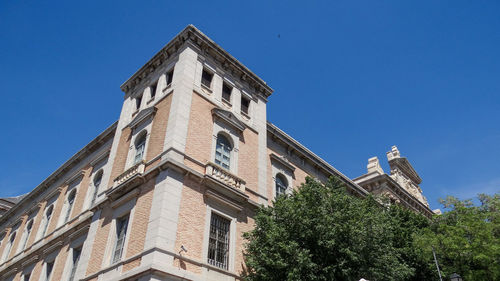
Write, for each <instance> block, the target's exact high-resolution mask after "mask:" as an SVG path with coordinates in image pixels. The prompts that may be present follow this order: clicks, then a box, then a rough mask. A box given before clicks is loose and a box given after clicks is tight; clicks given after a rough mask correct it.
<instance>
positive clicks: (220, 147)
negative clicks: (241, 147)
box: [215, 134, 233, 170]
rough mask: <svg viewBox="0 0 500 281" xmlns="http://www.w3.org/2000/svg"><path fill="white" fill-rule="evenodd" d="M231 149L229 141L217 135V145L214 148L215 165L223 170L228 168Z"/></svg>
mask: <svg viewBox="0 0 500 281" xmlns="http://www.w3.org/2000/svg"><path fill="white" fill-rule="evenodd" d="M232 149H233V147H232V146H231V143H230V142H229V140H228V139H227V138H226V137H225V136H223V135H221V134H218V135H217V144H216V147H215V164H217V165H220V166H222V167H223V168H225V169H228V170H229V168H230V165H231V150H232Z"/></svg>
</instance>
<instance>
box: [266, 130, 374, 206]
mask: <svg viewBox="0 0 500 281" xmlns="http://www.w3.org/2000/svg"><path fill="white" fill-rule="evenodd" d="M267 131H268V132H269V133H271V134H273V135H274V136H276V137H278V138H279V139H281V140H282V141H283V142H285V143H286V144H288V145H290V146H292V147H293V148H294V149H295V150H296V151H297V152H299V153H301V154H302V155H304V157H306V158H307V159H308V160H310V161H311V162H313V163H314V164H315V165H317V166H319V167H321V168H323V169H324V170H326V171H327V172H328V173H329V174H333V175H336V176H338V177H340V178H341V179H342V180H343V181H344V182H345V183H346V184H347V185H348V186H349V187H350V188H351V190H353V191H356V192H357V193H358V194H359V195H362V196H366V195H368V191H366V190H365V189H364V188H362V187H361V186H360V185H358V184H357V183H355V182H353V181H352V180H351V179H350V178H348V177H347V176H345V175H344V174H342V173H341V172H339V171H338V170H337V169H335V168H334V167H333V166H332V165H330V164H328V162H326V161H325V160H323V159H322V158H321V157H319V156H318V155H316V154H315V153H314V152H312V151H310V150H309V149H307V148H306V147H305V146H303V145H302V144H301V143H299V142H298V141H296V140H295V139H294V138H292V137H291V136H289V135H288V134H286V133H285V132H283V131H282V130H281V129H280V128H278V127H277V126H276V125H274V124H272V123H271V122H269V121H267Z"/></svg>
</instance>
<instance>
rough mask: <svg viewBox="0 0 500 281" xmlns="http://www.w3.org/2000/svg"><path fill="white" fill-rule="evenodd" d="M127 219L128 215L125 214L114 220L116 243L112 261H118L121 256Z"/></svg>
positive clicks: (125, 235)
mask: <svg viewBox="0 0 500 281" xmlns="http://www.w3.org/2000/svg"><path fill="white" fill-rule="evenodd" d="M128 219H129V215H126V216H124V217H121V218H119V219H117V220H116V244H115V250H114V251H113V260H112V263H116V262H118V261H120V259H121V257H122V253H123V247H124V245H125V238H126V237H127V226H128Z"/></svg>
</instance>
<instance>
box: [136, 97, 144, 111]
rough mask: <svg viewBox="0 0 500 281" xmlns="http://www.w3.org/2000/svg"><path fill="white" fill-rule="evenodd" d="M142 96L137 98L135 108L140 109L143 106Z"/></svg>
mask: <svg viewBox="0 0 500 281" xmlns="http://www.w3.org/2000/svg"><path fill="white" fill-rule="evenodd" d="M141 102H142V96H139V97H137V98H135V109H136V110H139V108H141Z"/></svg>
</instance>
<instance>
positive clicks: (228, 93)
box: [221, 81, 234, 105]
mask: <svg viewBox="0 0 500 281" xmlns="http://www.w3.org/2000/svg"><path fill="white" fill-rule="evenodd" d="M225 88H226V89H227V90H229V92H227V91H226V89H225ZM233 90H234V87H233V86H231V85H230V84H229V83H227V82H226V81H223V82H222V94H221V100H222V101H223V102H225V103H227V104H229V105H232V99H233ZM225 95H228V96H229V98H226V97H224V96H225Z"/></svg>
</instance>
